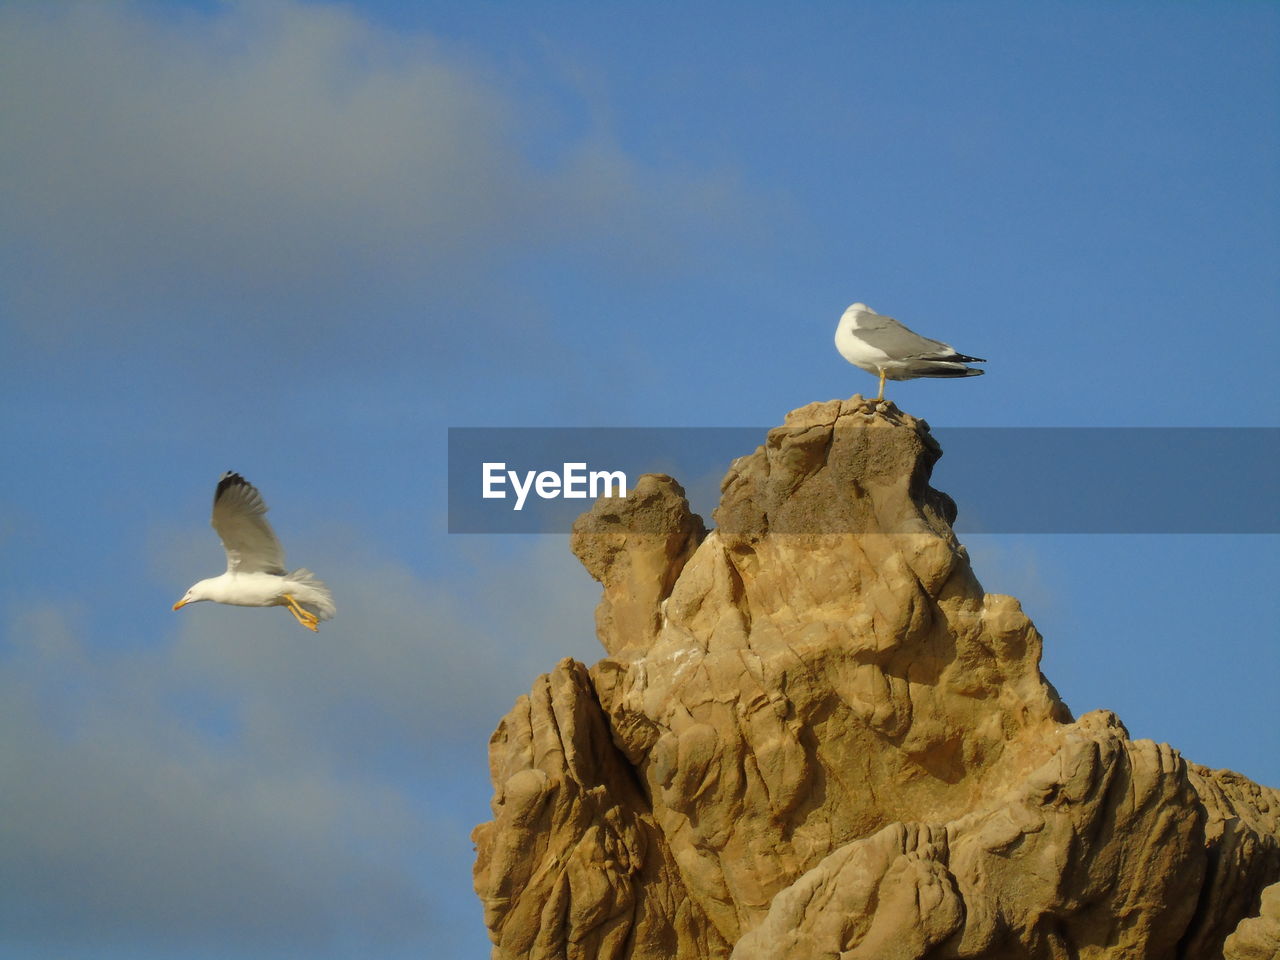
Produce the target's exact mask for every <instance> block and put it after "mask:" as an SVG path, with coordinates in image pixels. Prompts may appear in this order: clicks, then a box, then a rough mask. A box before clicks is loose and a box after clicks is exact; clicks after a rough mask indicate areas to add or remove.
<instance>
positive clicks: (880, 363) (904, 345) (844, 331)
mask: <svg viewBox="0 0 1280 960" xmlns="http://www.w3.org/2000/svg"><path fill="white" fill-rule="evenodd" d="M836 349H837V350H839V351H840V356H842V357H844V358H845V359H846V360H848V361H849V362H850V363H852V364H853V365H854V366H855V367H861V368H862V369H863V370H865V371H867V373H872V374H878V375H879V377H880V393H879V394H878V395H877V396H876V399H877V400H883V399H884V382H885V380H886V379H888V380H914V379H915V378H916V377H979V376H982V374H984V373H986V371H985V370H975V369H974V368H973V367H966V366H965V364H966V363H986V361H985V360H983V359H982V358H980V357H966V356H965V355H964V354H963V353H957V352H956V351H955V348H954V347H952V346H951V345H949V344H946V343H943V342H942V341H941V340H930V339H929V338H928V337H922V336H920V335H919V334H918V333H914V332H912V331H911V330H908V329H907V328H906V327H905V326H904V325H903V324H901V323H899V322H898V321H897V320H895V319H893V317H885V316H881V315H880V314H878V313H876V312H875V311H874V310H872V309H871V308H870V307H868V306H867V305H866V304H865V303H855V304H853V305H852V306H851V307H849V309H848V310H846V311H845V312H844V316H842V317H841V318H840V323H839V324H838V325H837V326H836Z"/></svg>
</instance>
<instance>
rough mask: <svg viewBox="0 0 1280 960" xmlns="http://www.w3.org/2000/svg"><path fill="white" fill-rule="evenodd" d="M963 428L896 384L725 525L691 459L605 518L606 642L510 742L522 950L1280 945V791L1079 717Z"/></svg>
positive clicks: (507, 845) (633, 952) (739, 472)
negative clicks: (972, 554)
mask: <svg viewBox="0 0 1280 960" xmlns="http://www.w3.org/2000/svg"><path fill="white" fill-rule="evenodd" d="M940 454H941V451H940V450H939V449H938V446H937V444H936V442H935V441H934V440H933V438H932V436H931V435H930V433H929V429H928V426H927V424H925V423H923V422H922V421H919V420H916V419H914V418H912V417H910V416H909V415H906V414H903V413H901V412H900V411H898V410H897V408H896V407H894V406H893V405H892V404H887V403H882V404H879V405H876V404H873V403H870V402H867V401H863V400H862V399H861V398H860V397H854V398H853V399H851V400H848V401H831V402H828V403H820V404H811V405H809V406H807V407H804V408H802V409H800V410H796V411H794V412H793V413H791V414H790V415H789V416H788V417H787V420H786V422H785V424H784V425H783V426H782V427H779V428H777V429H775V430H773V431H770V433H769V435H768V437H767V439H766V442H765V444H764V445H763V446H762V447H761V448H759V449H758V450H757V451H756V452H755V453H754V454H752V455H750V456H747V457H743V458H741V459H739V460H738V461H736V462H735V463H734V464H733V466H732V467H731V468H730V470H729V472H728V474H727V476H726V477H725V480H724V483H723V485H722V497H721V502H720V506H719V508H718V509H717V511H716V513H715V519H716V522H717V526H716V529H714V530H712V531H711V532H710V533H707V532H706V530H705V527H704V525H703V524H702V521H701V520H700V519H699V518H698V517H696V516H695V515H694V514H692V513H691V512H690V510H689V507H688V504H687V502H686V501H685V498H684V493H683V490H681V488H680V486H679V485H678V484H677V483H676V482H675V481H674V480H672V479H671V478H670V477H664V476H651V477H646V478H643V479H642V480H641V482H640V483H639V484H637V486H636V488H635V490H633V491H632V492H631V494H630V495H629V496H628V497H627V498H626V499H625V500H602V501H600V502H598V503H597V504H596V505H595V507H593V509H592V510H591V511H589V512H588V513H587V514H584V516H583V517H582V518H581V519H580V520H579V522H578V524H577V525H575V530H574V536H573V539H572V546H573V549H574V551H575V553H577V555H578V556H579V558H580V559H581V560H582V561H583V564H584V565H585V566H586V567H587V569H588V571H589V572H590V573H591V574H592V576H594V577H595V578H596V579H597V580H599V581H600V582H601V583H602V584H603V587H604V592H603V598H602V600H601V602H600V606H599V607H598V609H597V615H596V623H597V632H598V635H599V637H600V640H601V642H602V644H603V645H604V648H605V650H606V652H607V654H608V655H607V656H606V657H605V658H604V659H603V660H601V661H600V662H599V663H597V664H596V665H595V666H594V667H592V668H591V670H590V671H589V672H588V671H587V669H586V668H585V667H583V666H582V665H581V664H576V663H574V662H572V661H564V662H562V663H561V664H560V665H559V666H558V667H557V668H556V670H555V671H553V672H552V673H551V674H550V675H548V676H546V677H543V678H541V679H540V680H539V681H538V683H537V684H535V687H534V690H533V692H532V693H531V695H530V697H529V698H521V700H520V701H519V702H518V703H517V704H516V707H515V709H514V710H513V711H512V713H511V714H510V715H508V717H507V718H506V719H505V720H504V721H503V722H502V725H501V726H499V728H498V731H497V732H496V733H495V734H494V737H493V740H492V742H491V746H490V764H491V768H492V774H493V780H494V785H495V790H496V793H495V797H494V803H493V807H494V820H493V821H492V822H490V823H486V824H483V825H481V826H480V827H478V828H477V829H476V832H475V835H474V838H475V840H476V844H477V849H478V854H479V856H478V860H477V864H476V888H477V891H478V892H479V894H480V896H481V898H482V899H483V901H484V903H485V908H486V922H487V924H488V926H489V929H490V932H491V935H492V936H493V938H494V942H495V944H496V946H495V950H494V957H495V958H502V960H507V958H517V957H519V958H560V957H573V958H578V957H582V958H586V957H605V958H631V957H636V958H639V957H644V958H649V957H655V958H656V957H681V958H686V957H687V958H690V960H693V958H712V957H715V958H727V957H730V956H732V957H733V958H734V960H748V958H751V960H763V958H777V960H781V958H794V960H802V958H803V960H809V958H819V957H830V958H837V957H838V958H842V960H860V958H904V960H905V958H917V957H983V958H993V960H999V958H1005V957H1008V958H1011V960H1012V958H1040V957H1044V958H1067V957H1078V958H1092V957H1098V958H1102V957H1108V958H1110V957H1114V958H1121V957H1124V958H1129V957H1144V958H1153V960H1155V958H1165V957H1170V958H1173V957H1180V958H1193V960H1194V958H1217V957H1221V956H1223V942H1224V940H1226V938H1227V937H1228V935H1231V940H1230V943H1231V946H1230V948H1229V949H1230V950H1235V951H1236V953H1234V954H1232V953H1229V954H1228V955H1230V956H1239V957H1242V958H1243V957H1250V958H1252V957H1254V956H1263V955H1266V954H1265V953H1257V952H1256V951H1258V950H1264V951H1265V950H1266V949H1267V946H1266V945H1267V943H1268V942H1272V943H1274V937H1273V939H1272V941H1268V940H1267V937H1268V936H1272V933H1271V932H1269V931H1273V930H1274V926H1275V923H1276V919H1275V907H1274V904H1272V903H1271V901H1269V900H1268V901H1263V900H1262V898H1261V894H1262V891H1263V889H1264V888H1266V887H1267V886H1268V885H1269V884H1274V883H1276V882H1277V880H1280V794H1277V792H1276V791H1274V790H1270V789H1268V788H1265V787H1260V786H1258V785H1257V784H1254V783H1252V782H1251V781H1248V780H1247V779H1245V778H1243V777H1240V776H1239V775H1237V774H1234V773H1231V772H1229V771H1210V770H1207V769H1205V768H1202V767H1198V766H1196V765H1194V764H1189V763H1187V762H1186V761H1184V760H1183V759H1182V758H1181V757H1180V756H1179V755H1178V753H1177V752H1176V751H1174V750H1172V749H1171V748H1169V747H1168V746H1166V745H1157V744H1154V743H1152V742H1150V741H1131V740H1130V739H1129V737H1128V734H1127V732H1126V731H1125V729H1124V727H1123V726H1122V725H1121V724H1120V722H1119V720H1118V719H1116V718H1115V717H1114V716H1112V715H1111V714H1108V713H1105V712H1097V713H1094V714H1090V715H1088V716H1086V717H1083V718H1081V719H1080V720H1079V721H1073V719H1072V717H1071V715H1070V713H1069V711H1068V710H1067V708H1066V706H1065V705H1064V704H1063V703H1062V702H1061V700H1060V699H1059V698H1058V696H1057V694H1056V692H1055V691H1054V689H1053V687H1052V686H1051V685H1050V684H1049V683H1048V682H1047V681H1046V680H1045V678H1044V677H1043V676H1042V675H1041V673H1040V670H1039V663H1040V652H1041V638H1040V636H1039V634H1038V633H1037V632H1036V630H1035V627H1034V626H1033V625H1032V624H1031V622H1030V621H1029V620H1028V619H1027V617H1026V616H1025V615H1024V614H1023V612H1022V610H1021V608H1020V607H1019V605H1018V602H1017V601H1016V600H1014V599H1013V598H1011V597H1004V596H998V595H992V594H987V593H985V592H984V591H983V589H982V587H981V585H980V584H979V582H978V580H977V578H976V577H975V576H974V573H973V571H972V570H971V569H970V566H969V562H968V556H967V554H966V552H965V549H964V547H963V546H961V545H960V543H959V542H958V541H957V540H956V538H955V535H954V533H953V532H952V530H951V523H952V522H953V521H954V519H955V506H954V504H953V503H952V502H951V500H950V498H948V497H947V496H946V495H945V494H942V493H940V492H939V491H936V490H934V489H932V488H931V487H930V486H929V477H930V473H931V470H932V467H933V464H934V462H935V461H936V460H937V458H938V456H940ZM1272 899H1273V900H1274V899H1275V897H1274V896H1272ZM1268 904H1270V905H1268ZM1267 910H1270V911H1271V912H1270V913H1268V912H1267ZM1249 918H1254V919H1249ZM1241 921H1244V922H1243V923H1242V922H1241ZM1268 924H1271V926H1268ZM1237 927H1239V929H1238V930H1237ZM1248 951H1254V952H1248Z"/></svg>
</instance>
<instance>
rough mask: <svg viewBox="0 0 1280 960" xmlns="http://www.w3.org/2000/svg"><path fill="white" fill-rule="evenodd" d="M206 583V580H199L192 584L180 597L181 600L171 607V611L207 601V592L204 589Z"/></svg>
mask: <svg viewBox="0 0 1280 960" xmlns="http://www.w3.org/2000/svg"><path fill="white" fill-rule="evenodd" d="M208 582H209V581H208V580H200V581H199V582H197V583H193V584H192V585H191V589H189V590H188V591H187V592H186V593H184V594H183V595H182V599H181V600H179V601H178V602H177V603H175V604H174V605H173V609H175V610H180V609H182V608H183V607H185V606H186V605H187V604H188V603H199V602H200V601H201V600H208V599H209V591H208V589H206V587H205V584H207V583H208Z"/></svg>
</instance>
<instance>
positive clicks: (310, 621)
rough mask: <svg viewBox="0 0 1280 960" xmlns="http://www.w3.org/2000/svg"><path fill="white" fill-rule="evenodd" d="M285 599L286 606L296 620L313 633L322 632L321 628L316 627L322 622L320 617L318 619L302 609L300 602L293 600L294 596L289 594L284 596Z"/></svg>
mask: <svg viewBox="0 0 1280 960" xmlns="http://www.w3.org/2000/svg"><path fill="white" fill-rule="evenodd" d="M284 599H285V603H286V606H288V608H289V612H290V613H292V614H293V616H294V618H295V619H297V621H298V622H299V623H300V624H302V625H303V626H304V627H306V628H307V629H308V630H310V631H311V632H312V633H319V632H320V628H319V627H318V626H316V624H318V623H319V622H320V618H319V617H317V616H316V615H315V614H314V613H312V612H311V611H310V610H304V609H302V607H301V606H299V605H298V601H297V600H295V599H293V595H292V594H289V593H286V594H284Z"/></svg>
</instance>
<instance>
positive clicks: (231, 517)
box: [213, 470, 285, 574]
mask: <svg viewBox="0 0 1280 960" xmlns="http://www.w3.org/2000/svg"><path fill="white" fill-rule="evenodd" d="M266 514H267V505H266V503H264V502H263V500H262V494H260V493H258V490H257V488H256V487H254V485H253V484H251V483H250V482H249V481H248V480H246V479H245V478H244V477H242V476H240V474H238V473H232V472H231V471H230V470H228V471H227V472H226V473H224V474H223V475H222V479H221V480H219V481H218V489H217V490H216V491H214V494H213V529H214V530H216V531H218V538H219V539H220V540H221V541H222V548H223V549H224V550H226V551H227V572H228V573H276V574H283V573H284V572H285V569H284V548H283V547H281V546H280V541H279V540H277V539H276V535H275V531H273V530H272V529H271V524H269V523H267V516H266Z"/></svg>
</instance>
